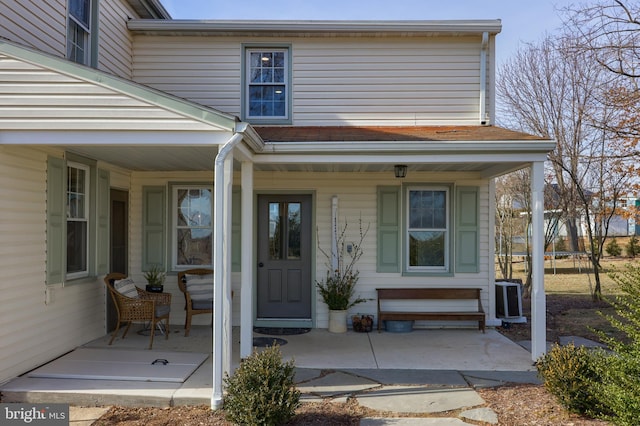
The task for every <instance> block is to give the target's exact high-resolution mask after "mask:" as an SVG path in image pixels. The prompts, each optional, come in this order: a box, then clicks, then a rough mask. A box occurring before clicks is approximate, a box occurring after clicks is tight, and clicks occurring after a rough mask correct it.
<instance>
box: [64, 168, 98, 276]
mask: <svg viewBox="0 0 640 426" xmlns="http://www.w3.org/2000/svg"><path fill="white" fill-rule="evenodd" d="M69 168H74V169H80V170H84V172H85V197H84V212H85V217H84V222H86V224H87V231H86V239H87V240H86V241H85V247H86V253H85V258H86V259H87V265H86V269H85V270H84V271H78V272H72V273H68V272H67V265H65V266H64V267H65V277H66V279H68V280H72V279H77V278H84V277H88V276H89V269H90V262H91V258H90V252H89V244H90V242H91V237H90V234H91V202H90V200H91V167H89V166H88V165H86V164H82V163H75V162H72V161H68V162H67V169H69ZM67 179H68V178H67ZM68 185H69V184H68V181H67V187H66V189H65V197H66V200H67V201H65V202H66V203H67V209H68V208H69V205H68V197H69V186H68ZM70 219H71V218H70V217H69V212H68V211H67V218H66V221H67V222H70V221H71V222H80V221H82V220H70Z"/></svg>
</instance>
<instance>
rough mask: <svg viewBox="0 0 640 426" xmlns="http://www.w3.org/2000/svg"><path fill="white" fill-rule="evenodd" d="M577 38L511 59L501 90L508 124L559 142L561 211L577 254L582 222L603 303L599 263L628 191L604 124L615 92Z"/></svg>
mask: <svg viewBox="0 0 640 426" xmlns="http://www.w3.org/2000/svg"><path fill="white" fill-rule="evenodd" d="M576 45H577V41H576V40H575V39H574V38H573V37H572V36H568V35H567V36H558V37H551V36H547V37H546V38H545V39H543V40H542V41H541V42H540V43H538V44H529V45H527V46H525V47H524V48H522V49H520V51H518V52H517V53H516V55H515V57H513V58H512V59H511V60H509V61H507V62H506V63H505V65H504V66H503V67H502V69H501V70H500V72H499V76H498V83H497V85H496V88H497V92H498V96H499V97H500V100H501V102H502V105H501V107H502V109H503V113H504V117H506V120H505V121H506V123H507V126H509V127H513V128H517V129H519V130H522V131H525V132H529V133H535V134H539V135H541V136H544V137H549V138H552V139H555V140H556V142H557V146H556V149H555V150H554V151H553V152H552V153H551V154H550V155H549V167H550V175H551V180H552V181H553V188H555V191H556V193H555V194H554V197H553V199H554V202H556V203H557V205H556V206H555V208H556V209H557V210H560V211H562V214H563V218H564V221H565V223H566V225H567V230H568V233H569V238H570V239H569V242H570V244H571V250H572V251H579V250H580V249H581V247H580V239H579V233H578V223H579V221H580V220H581V219H584V222H585V230H586V232H587V236H588V244H589V250H590V252H591V256H590V260H591V262H592V264H593V267H594V276H595V282H596V284H595V286H594V287H593V288H592V291H591V292H592V296H593V298H594V299H600V298H601V286H600V275H599V263H600V256H601V253H602V251H603V250H602V245H603V244H604V241H605V239H606V236H607V232H608V224H609V221H610V220H611V218H612V216H613V214H614V212H615V209H616V200H617V199H619V197H620V194H621V188H623V187H624V172H625V171H626V168H625V165H624V161H622V160H623V158H624V156H621V155H619V154H616V153H613V154H611V153H610V145H611V140H612V134H611V132H609V131H608V130H607V129H606V128H605V126H603V123H606V122H607V121H608V120H610V119H611V116H612V111H614V109H612V108H610V107H608V106H607V105H606V104H605V103H603V102H601V100H602V99H603V94H605V93H607V91H608V90H609V89H610V86H608V84H607V83H608V82H607V81H606V79H605V78H603V74H604V71H603V68H601V67H598V66H593V65H594V64H595V59H594V58H592V57H591V55H590V54H589V52H588V51H582V50H577V49H575V46H576Z"/></svg>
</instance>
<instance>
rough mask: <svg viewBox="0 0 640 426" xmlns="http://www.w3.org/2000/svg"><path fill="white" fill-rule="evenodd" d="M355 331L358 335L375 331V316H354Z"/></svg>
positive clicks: (352, 321) (352, 320)
mask: <svg viewBox="0 0 640 426" xmlns="http://www.w3.org/2000/svg"><path fill="white" fill-rule="evenodd" d="M351 324H353V331H356V332H358V333H368V332H370V331H371V330H373V315H366V314H365V315H361V314H358V315H353V316H352V317H351Z"/></svg>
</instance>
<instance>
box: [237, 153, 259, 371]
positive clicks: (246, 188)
mask: <svg viewBox="0 0 640 426" xmlns="http://www.w3.org/2000/svg"><path fill="white" fill-rule="evenodd" d="M240 204H241V205H242V213H241V219H240V220H241V234H242V236H241V241H242V242H241V246H242V260H241V268H242V273H241V284H240V359H244V358H247V357H248V356H249V355H251V352H252V350H253V283H254V282H255V280H254V265H255V261H254V256H255V254H254V253H255V244H254V241H253V209H254V205H253V163H251V162H249V161H244V162H243V163H242V201H241V203H240Z"/></svg>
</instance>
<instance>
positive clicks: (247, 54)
mask: <svg viewBox="0 0 640 426" xmlns="http://www.w3.org/2000/svg"><path fill="white" fill-rule="evenodd" d="M252 52H283V53H284V55H285V57H284V67H285V72H284V74H285V78H284V82H282V83H278V85H283V86H285V95H286V96H285V109H284V110H285V114H284V115H282V116H281V115H274V116H264V115H259V116H253V115H251V114H250V111H251V109H250V98H249V97H250V90H249V87H250V86H251V53H252ZM243 54H244V64H245V66H244V88H243V90H244V105H243V116H244V119H245V120H247V121H251V122H254V123H282V122H288V121H289V120H290V119H291V118H290V115H291V86H292V84H291V72H292V71H291V56H290V55H291V48H290V47H288V46H286V47H285V46H270V45H265V46H246V47H245V48H244V52H243Z"/></svg>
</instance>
